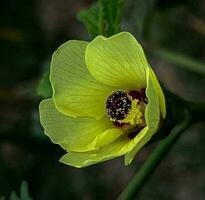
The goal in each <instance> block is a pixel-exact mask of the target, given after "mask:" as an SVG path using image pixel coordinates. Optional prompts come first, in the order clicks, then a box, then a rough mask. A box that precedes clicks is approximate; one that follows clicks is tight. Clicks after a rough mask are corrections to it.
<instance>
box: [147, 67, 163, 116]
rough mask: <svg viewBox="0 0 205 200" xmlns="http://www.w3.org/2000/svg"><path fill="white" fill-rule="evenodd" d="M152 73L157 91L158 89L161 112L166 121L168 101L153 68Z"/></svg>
mask: <svg viewBox="0 0 205 200" xmlns="http://www.w3.org/2000/svg"><path fill="white" fill-rule="evenodd" d="M150 73H151V76H152V78H153V81H154V83H155V86H156V89H157V93H158V97H159V105H160V110H161V114H162V118H163V119H164V118H165V117H166V101H165V97H164V93H163V92H162V88H161V86H160V84H159V82H158V80H157V77H156V75H155V73H154V71H153V70H152V68H151V67H150Z"/></svg>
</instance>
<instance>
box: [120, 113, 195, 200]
mask: <svg viewBox="0 0 205 200" xmlns="http://www.w3.org/2000/svg"><path fill="white" fill-rule="evenodd" d="M190 121H191V118H190V115H189V113H188V111H187V110H185V111H184V120H183V122H182V123H181V124H179V125H176V126H175V127H174V128H173V129H172V131H171V133H170V134H169V135H168V136H167V138H165V139H164V140H162V141H161V142H160V143H159V145H158V146H157V148H156V149H155V150H154V151H153V153H152V154H151V155H150V157H149V158H148V160H147V161H146V162H145V163H144V164H143V166H142V167H141V168H140V170H139V171H138V172H137V174H136V175H135V176H134V177H133V179H132V180H131V182H130V183H129V184H128V186H127V187H126V188H125V190H124V191H123V192H122V193H121V195H120V196H119V198H118V200H132V199H134V197H135V195H136V194H137V192H138V191H139V190H140V188H141V187H142V186H143V185H144V184H145V182H146V181H147V180H148V178H149V177H150V175H151V174H152V173H153V171H154V170H155V168H156V167H157V165H158V164H159V163H160V161H161V160H162V159H163V158H164V156H165V155H166V154H167V153H168V152H169V150H170V149H171V147H172V145H173V144H174V143H175V142H176V140H177V139H178V138H179V136H180V135H181V133H182V132H183V131H184V130H185V129H187V128H188V126H189V124H190Z"/></svg>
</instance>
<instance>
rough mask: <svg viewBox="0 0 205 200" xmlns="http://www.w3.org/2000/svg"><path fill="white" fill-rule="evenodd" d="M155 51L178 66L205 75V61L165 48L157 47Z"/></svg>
mask: <svg viewBox="0 0 205 200" xmlns="http://www.w3.org/2000/svg"><path fill="white" fill-rule="evenodd" d="M153 53H154V54H156V55H158V56H159V57H161V58H162V59H164V60H166V61H168V62H170V63H172V64H174V65H176V66H179V67H181V68H183V69H186V70H189V71H190V72H194V73H198V74H201V75H205V63H203V62H201V61H198V60H195V59H194V58H191V57H189V56H187V55H184V54H182V53H178V52H172V51H169V50H165V49H155V50H153Z"/></svg>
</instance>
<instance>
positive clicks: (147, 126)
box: [40, 32, 166, 167]
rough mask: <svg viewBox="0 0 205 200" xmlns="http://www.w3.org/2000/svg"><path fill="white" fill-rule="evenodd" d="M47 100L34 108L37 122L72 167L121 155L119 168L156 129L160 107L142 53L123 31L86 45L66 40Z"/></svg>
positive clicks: (154, 82) (161, 97) (57, 58)
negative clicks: (37, 110) (61, 149)
mask: <svg viewBox="0 0 205 200" xmlns="http://www.w3.org/2000/svg"><path fill="white" fill-rule="evenodd" d="M50 81H51V84H52V88H53V97H52V98H50V99H46V100H43V101H42V102H41V103H40V120H41V123H42V125H43V127H44V129H45V133H46V135H48V136H49V137H50V138H51V140H52V141H53V142H54V143H57V144H59V145H61V147H62V148H64V149H65V150H66V151H67V152H68V153H67V154H66V155H64V156H63V157H62V158H61V160H60V161H61V162H63V163H65V164H68V165H72V166H75V167H85V166H88V165H91V164H95V163H98V162H102V161H105V160H109V159H112V158H115V157H118V156H121V155H124V156H125V164H126V165H128V164H130V163H131V161H132V160H133V158H134V156H135V155H136V153H137V152H138V151H139V150H140V149H141V148H142V147H143V146H144V145H145V144H146V143H147V142H148V141H149V140H150V139H151V137H152V135H153V134H154V133H155V132H156V131H157V130H158V128H159V125H160V124H159V123H160V120H161V119H163V118H165V115H166V106H165V99H164V95H163V92H162V90H161V87H160V85H159V83H158V81H157V79H156V76H155V74H154V72H153V71H152V69H151V68H150V66H149V64H148V62H147V60H146V58H145V55H144V52H143V49H142V48H141V46H140V45H139V43H138V42H137V41H136V39H135V38H134V37H133V36H132V35H131V34H130V33H128V32H121V33H119V34H116V35H114V36H112V37H110V38H105V37H103V36H98V37H96V38H95V39H94V40H93V41H91V42H90V43H88V42H84V41H78V40H71V41H68V42H66V43H65V44H63V45H62V46H60V47H59V48H58V49H57V51H56V52H55V53H54V55H53V58H52V63H51V74H50Z"/></svg>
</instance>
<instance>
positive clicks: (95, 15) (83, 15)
mask: <svg viewBox="0 0 205 200" xmlns="http://www.w3.org/2000/svg"><path fill="white" fill-rule="evenodd" d="M77 19H78V20H79V21H80V22H82V23H83V24H84V25H85V27H86V29H87V31H88V33H89V35H90V37H91V38H94V37H96V36H97V35H99V6H98V4H97V3H95V4H93V5H92V6H91V7H90V8H88V9H84V10H81V11H80V12H79V13H78V14H77Z"/></svg>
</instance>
